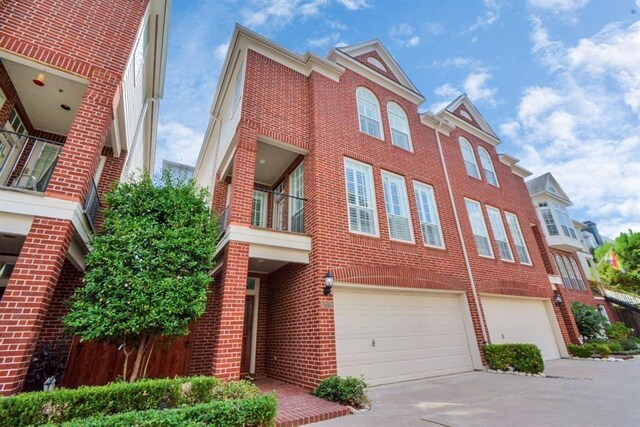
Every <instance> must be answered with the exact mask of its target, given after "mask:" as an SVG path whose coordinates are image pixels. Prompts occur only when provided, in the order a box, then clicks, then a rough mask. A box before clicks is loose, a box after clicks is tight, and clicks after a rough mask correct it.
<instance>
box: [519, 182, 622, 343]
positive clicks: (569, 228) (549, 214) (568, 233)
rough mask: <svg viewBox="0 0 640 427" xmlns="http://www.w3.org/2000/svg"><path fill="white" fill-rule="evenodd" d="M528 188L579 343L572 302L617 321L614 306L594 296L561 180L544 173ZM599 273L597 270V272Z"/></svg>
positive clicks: (572, 332)
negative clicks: (591, 307)
mask: <svg viewBox="0 0 640 427" xmlns="http://www.w3.org/2000/svg"><path fill="white" fill-rule="evenodd" d="M527 188H528V190H529V194H530V196H531V201H532V203H533V206H534V208H535V209H536V213H537V215H538V219H539V220H540V223H541V224H544V226H543V227H542V230H543V234H544V238H545V240H546V242H547V246H548V248H549V252H548V254H545V256H546V257H547V258H548V259H547V260H546V265H547V267H548V268H549V269H550V270H549V271H552V270H553V268H554V267H555V271H556V273H550V274H555V275H556V276H551V277H552V279H553V283H554V286H555V287H556V292H558V293H559V294H560V295H561V298H562V303H561V304H560V307H561V309H562V310H561V311H562V314H563V316H564V317H565V323H566V325H567V331H568V333H569V336H570V337H571V341H573V342H578V337H579V336H580V332H579V331H578V328H577V326H576V324H575V320H574V318H573V315H572V314H571V305H572V304H573V303H574V302H581V303H583V304H588V305H591V306H594V307H596V308H597V309H598V310H599V311H600V313H602V315H603V316H605V318H606V319H607V320H608V321H610V322H614V321H616V320H617V316H616V312H615V310H614V309H613V307H612V306H611V305H610V304H609V303H608V302H606V301H605V299H604V298H603V297H601V296H595V295H594V294H593V291H592V289H591V286H590V284H589V273H591V272H588V271H587V270H585V264H587V262H589V263H590V261H589V260H588V259H587V260H585V261H584V262H583V260H581V259H580V258H581V257H582V256H584V255H586V254H588V253H589V250H588V249H587V247H586V245H585V242H584V240H583V238H582V233H581V231H580V230H579V229H576V227H575V226H574V224H575V221H573V220H572V219H571V217H570V215H569V211H568V208H569V207H570V206H571V205H572V202H571V199H569V196H568V195H567V193H565V192H564V190H563V189H562V187H560V184H558V181H556V179H555V178H554V177H553V175H551V174H550V173H548V172H547V173H545V174H544V175H540V176H539V177H536V178H534V179H531V180H529V181H527ZM587 268H591V269H594V271H595V266H594V265H593V264H591V265H589V264H587ZM595 274H597V273H595Z"/></svg>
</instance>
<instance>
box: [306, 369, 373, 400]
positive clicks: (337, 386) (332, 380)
mask: <svg viewBox="0 0 640 427" xmlns="http://www.w3.org/2000/svg"><path fill="white" fill-rule="evenodd" d="M366 388H367V383H365V382H364V379H362V378H358V377H344V378H343V377H339V376H333V377H329V378H325V379H324V380H322V381H321V382H320V384H318V387H316V389H315V390H314V391H313V395H314V396H316V397H319V398H321V399H324V400H328V401H330V402H338V403H342V404H343V405H349V406H353V407H354V408H361V407H362V406H364V404H366V403H367V402H368V401H369V399H368V398H367V393H366V391H365V389H366Z"/></svg>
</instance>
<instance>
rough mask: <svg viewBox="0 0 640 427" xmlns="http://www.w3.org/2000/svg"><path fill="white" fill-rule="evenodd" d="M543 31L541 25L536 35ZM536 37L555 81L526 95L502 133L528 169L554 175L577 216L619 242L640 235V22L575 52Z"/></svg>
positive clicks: (613, 29) (616, 27) (612, 28)
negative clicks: (638, 232) (631, 233)
mask: <svg viewBox="0 0 640 427" xmlns="http://www.w3.org/2000/svg"><path fill="white" fill-rule="evenodd" d="M541 29H544V26H543V25H542V22H541V21H539V20H538V21H537V22H536V23H535V24H534V26H533V27H532V32H534V33H535V32H540V31H541ZM544 36H545V37H540V34H538V35H537V36H532V44H533V48H534V49H533V50H534V52H535V54H536V56H538V57H539V58H540V59H541V60H542V62H543V64H545V65H551V64H550V61H549V58H553V65H554V67H550V68H549V73H550V76H553V77H552V78H551V79H550V81H551V82H552V83H549V84H547V85H541V86H532V87H528V88H525V90H524V91H523V93H522V97H521V99H520V103H519V106H518V109H517V115H516V117H515V118H512V119H509V120H507V121H506V122H505V123H503V124H502V125H501V126H500V131H501V132H502V134H503V135H505V136H506V137H508V138H509V139H511V140H512V141H513V142H514V143H515V144H516V145H517V146H518V147H519V149H520V151H521V152H520V153H516V154H517V156H518V157H521V158H523V159H526V162H525V163H526V164H524V166H525V167H527V168H528V169H531V170H535V171H536V172H537V173H538V174H540V173H544V172H546V171H550V172H551V173H553V174H554V176H555V177H556V178H557V179H558V181H559V183H560V185H561V186H562V187H563V189H564V190H565V191H566V192H567V193H568V194H569V197H570V198H571V200H572V201H573V203H574V206H573V207H572V208H571V213H572V216H574V217H576V219H579V220H587V219H590V220H593V221H595V222H597V223H598V227H599V228H600V230H601V231H602V232H603V233H605V234H608V235H610V236H615V235H617V234H618V233H620V232H621V231H626V230H627V229H628V228H633V229H635V230H640V217H639V215H638V213H639V212H640V191H639V190H638V189H640V125H639V124H638V114H640V71H639V70H640V58H638V55H635V54H633V53H634V52H639V51H640V22H635V23H632V24H623V23H618V24H613V25H609V26H607V27H605V28H604V29H603V30H602V31H601V32H599V33H598V34H596V35H594V36H593V37H590V38H585V39H582V40H580V41H579V42H578V43H576V45H575V46H571V47H565V46H564V45H562V44H560V43H557V42H551V41H550V37H549V36H548V32H547V31H546V29H544Z"/></svg>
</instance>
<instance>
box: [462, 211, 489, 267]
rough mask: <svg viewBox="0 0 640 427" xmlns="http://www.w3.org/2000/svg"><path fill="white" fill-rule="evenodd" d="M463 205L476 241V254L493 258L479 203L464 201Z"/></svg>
mask: <svg viewBox="0 0 640 427" xmlns="http://www.w3.org/2000/svg"><path fill="white" fill-rule="evenodd" d="M465 204H466V206H467V213H468V215H469V222H470V223H471V230H472V232H473V235H474V238H475V241H476V246H477V247H478V254H480V255H483V256H488V257H493V250H492V249H491V243H490V242H489V233H488V231H487V226H486V224H485V222H484V216H483V215H482V210H481V209H480V203H478V202H475V201H473V200H465Z"/></svg>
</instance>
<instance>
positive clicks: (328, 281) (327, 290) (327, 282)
mask: <svg viewBox="0 0 640 427" xmlns="http://www.w3.org/2000/svg"><path fill="white" fill-rule="evenodd" d="M331 288H333V273H332V272H331V270H329V271H327V274H325V275H324V289H323V290H322V293H323V294H324V296H325V297H327V296H329V295H331Z"/></svg>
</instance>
